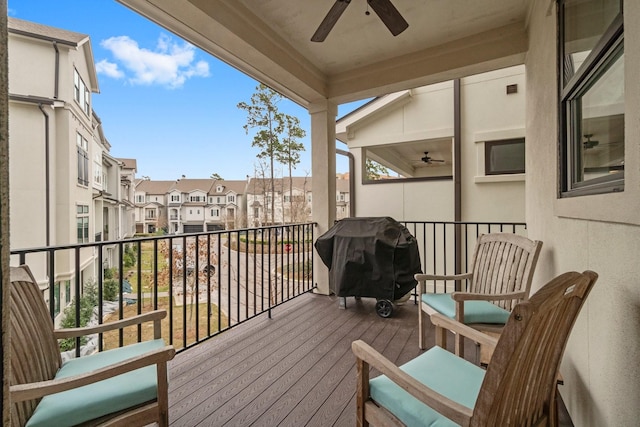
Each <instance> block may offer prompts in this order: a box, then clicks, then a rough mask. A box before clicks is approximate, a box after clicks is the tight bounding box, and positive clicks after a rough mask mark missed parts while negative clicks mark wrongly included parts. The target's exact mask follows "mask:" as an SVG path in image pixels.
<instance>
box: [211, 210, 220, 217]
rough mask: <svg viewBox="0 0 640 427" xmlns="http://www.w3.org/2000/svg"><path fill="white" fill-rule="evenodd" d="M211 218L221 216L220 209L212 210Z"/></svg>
mask: <svg viewBox="0 0 640 427" xmlns="http://www.w3.org/2000/svg"><path fill="white" fill-rule="evenodd" d="M211 216H215V217H218V216H220V209H211Z"/></svg>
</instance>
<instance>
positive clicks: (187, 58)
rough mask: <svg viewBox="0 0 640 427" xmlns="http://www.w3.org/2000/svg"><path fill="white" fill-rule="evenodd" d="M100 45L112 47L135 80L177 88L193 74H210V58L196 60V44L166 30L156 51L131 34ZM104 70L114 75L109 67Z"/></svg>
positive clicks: (121, 63) (107, 63)
mask: <svg viewBox="0 0 640 427" xmlns="http://www.w3.org/2000/svg"><path fill="white" fill-rule="evenodd" d="M100 45H101V46H102V47H104V48H105V49H108V50H109V51H111V53H112V54H113V56H114V58H115V60H116V61H117V62H118V63H119V64H120V65H121V66H122V68H124V69H125V71H126V74H127V76H128V81H129V82H130V83H132V84H139V85H161V86H167V87H169V88H172V89H174V88H179V87H181V86H182V85H183V84H184V83H185V81H186V80H187V79H189V78H191V77H208V76H209V64H208V63H207V62H205V61H198V62H196V63H194V60H195V52H196V49H195V47H193V45H190V44H189V43H183V44H178V43H175V42H174V41H173V40H172V39H171V37H169V36H167V35H166V34H162V35H160V38H159V39H158V43H157V45H156V48H155V50H154V51H151V50H149V49H145V48H141V47H140V46H138V43H137V42H136V41H135V40H132V39H131V38H129V37H128V36H118V37H111V38H108V39H106V40H103V41H102V42H101V43H100ZM103 62H104V63H105V65H111V64H112V63H110V62H107V61H106V60H103V61H100V63H103ZM113 65H116V64H113ZM109 68H110V71H116V72H117V71H119V70H118V67H117V65H116V66H115V67H109ZM103 72H104V73H105V74H107V75H110V74H108V71H107V70H104V71H103ZM112 77H113V76H112Z"/></svg>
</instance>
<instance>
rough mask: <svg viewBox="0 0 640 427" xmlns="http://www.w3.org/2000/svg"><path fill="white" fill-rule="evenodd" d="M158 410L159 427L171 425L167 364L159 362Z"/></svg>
mask: <svg viewBox="0 0 640 427" xmlns="http://www.w3.org/2000/svg"><path fill="white" fill-rule="evenodd" d="M157 366H158V367H157V371H158V390H157V393H158V411H159V412H160V414H158V415H159V420H158V425H159V427H168V426H169V384H168V381H167V364H166V363H158V365H157Z"/></svg>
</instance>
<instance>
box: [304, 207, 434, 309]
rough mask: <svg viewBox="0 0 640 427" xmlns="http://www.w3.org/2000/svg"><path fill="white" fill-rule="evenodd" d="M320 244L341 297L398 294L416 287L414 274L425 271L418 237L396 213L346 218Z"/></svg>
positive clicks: (317, 245) (397, 296)
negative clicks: (416, 237) (393, 214)
mask: <svg viewBox="0 0 640 427" xmlns="http://www.w3.org/2000/svg"><path fill="white" fill-rule="evenodd" d="M315 248H316V250H317V251H318V255H319V256H320V258H321V259H322V261H323V262H324V264H325V265H326V266H327V267H328V268H329V277H330V280H329V286H330V289H331V292H333V293H334V294H336V295H337V296H339V297H348V296H358V297H371V298H378V299H389V300H397V299H400V298H401V297H402V296H404V295H406V294H407V293H408V292H409V291H411V290H412V289H413V288H415V286H416V284H417V282H416V281H415V279H414V278H413V275H414V274H416V273H421V272H422V270H421V266H420V254H419V251H418V243H417V241H416V239H415V237H413V236H412V235H411V233H410V232H409V230H407V228H406V227H405V226H404V225H402V224H400V223H399V222H397V221H396V220H394V219H393V218H390V217H372V218H346V219H343V220H340V221H339V222H337V223H336V224H335V225H334V226H333V227H331V228H330V229H329V230H328V231H327V232H326V233H324V234H323V235H322V236H320V237H319V238H318V240H316V243H315Z"/></svg>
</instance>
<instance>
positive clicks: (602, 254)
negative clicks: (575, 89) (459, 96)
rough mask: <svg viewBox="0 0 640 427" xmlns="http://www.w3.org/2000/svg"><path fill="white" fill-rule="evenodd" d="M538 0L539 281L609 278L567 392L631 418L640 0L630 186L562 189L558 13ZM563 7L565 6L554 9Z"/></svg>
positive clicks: (590, 409)
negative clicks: (562, 194)
mask: <svg viewBox="0 0 640 427" xmlns="http://www.w3.org/2000/svg"><path fill="white" fill-rule="evenodd" d="M548 7H549V2H548V1H543V0H539V1H537V2H535V6H534V10H533V13H532V14H531V15H530V16H531V21H530V23H529V31H530V39H529V45H530V51H529V53H528V55H527V61H526V66H527V103H526V108H527V170H528V171H529V173H528V174H527V181H526V185H527V193H526V204H527V208H526V217H527V223H528V228H529V236H530V237H532V238H535V239H540V240H542V241H543V242H544V246H543V248H542V253H541V257H540V260H539V263H538V264H539V267H538V269H537V271H536V275H535V277H534V286H533V291H535V290H536V289H538V288H539V287H540V286H541V285H542V284H543V283H545V282H546V281H547V280H549V279H551V278H552V277H554V276H556V275H558V274H560V273H562V272H564V271H567V270H577V271H582V270H586V269H591V270H594V271H596V272H597V273H598V274H599V275H600V278H599V280H598V283H596V286H595V287H594V290H593V291H592V293H591V295H590V296H589V299H588V300H587V303H586V305H585V307H584V308H583V311H582V313H581V314H580V316H579V318H578V320H577V322H576V325H575V327H574V330H573V333H572V335H571V338H570V341H569V344H568V346H567V350H566V353H565V356H564V359H563V363H562V367H561V372H562V375H563V377H564V382H565V385H564V386H561V387H560V393H561V395H562V397H563V399H564V401H565V403H566V404H567V407H568V409H569V412H570V415H571V417H572V420H573V422H574V424H575V425H577V426H585V427H589V426H631V425H637V424H638V420H639V419H640V406H639V405H638V396H640V339H639V337H640V263H638V253H639V252H638V251H639V248H640V227H639V226H638V225H637V224H638V223H639V222H640V210H638V199H639V193H638V191H639V189H640V179H639V174H638V172H639V170H640V144H638V141H639V140H640V119H639V115H638V111H639V110H640V90H639V85H638V83H637V77H636V76H637V75H638V73H639V72H640V28H638V26H637V25H634V24H635V23H636V22H638V20H639V19H640V3H639V2H637V1H635V0H628V1H625V2H624V15H625V16H624V19H625V109H626V112H627V114H626V116H625V133H626V141H625V142H626V152H625V191H624V192H622V193H619V194H604V195H598V196H585V197H574V198H572V199H571V200H558V199H557V193H558V188H557V180H558V176H557V171H556V165H557V152H558V148H557V134H558V133H557V132H558V126H557V100H558V97H557V88H556V83H555V82H556V75H557V73H556V18H555V13H552V14H550V15H548V14H547V13H546V11H547V8H548ZM554 11H555V10H554Z"/></svg>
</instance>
